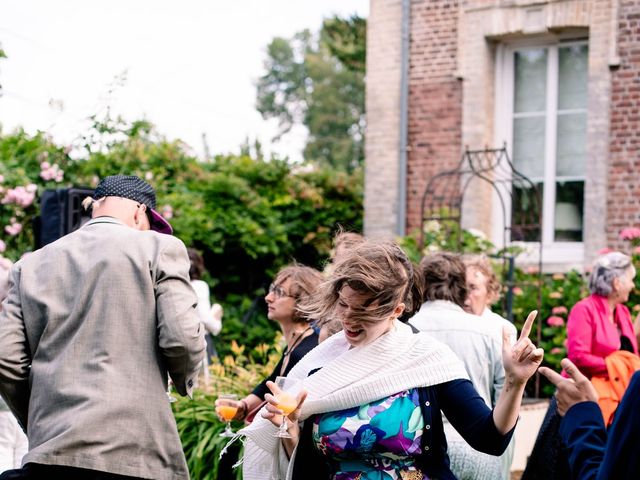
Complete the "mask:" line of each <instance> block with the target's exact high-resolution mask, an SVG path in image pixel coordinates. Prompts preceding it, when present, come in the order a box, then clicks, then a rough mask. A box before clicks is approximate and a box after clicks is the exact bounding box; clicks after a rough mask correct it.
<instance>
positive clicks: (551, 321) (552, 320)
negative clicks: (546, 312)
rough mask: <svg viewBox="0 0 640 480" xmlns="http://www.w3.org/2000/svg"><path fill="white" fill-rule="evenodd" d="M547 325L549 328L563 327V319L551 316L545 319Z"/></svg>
mask: <svg viewBox="0 0 640 480" xmlns="http://www.w3.org/2000/svg"><path fill="white" fill-rule="evenodd" d="M547 325H549V326H550V327H563V326H564V318H562V317H558V316H556V315H552V316H550V317H549V318H547Z"/></svg>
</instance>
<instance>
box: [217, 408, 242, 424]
mask: <svg viewBox="0 0 640 480" xmlns="http://www.w3.org/2000/svg"><path fill="white" fill-rule="evenodd" d="M237 411H238V408H237V407H232V406H231V405H218V406H217V407H216V412H217V413H218V415H220V416H221V417H222V418H224V419H225V420H226V421H227V422H228V421H230V420H233V417H235V416H236V413H237Z"/></svg>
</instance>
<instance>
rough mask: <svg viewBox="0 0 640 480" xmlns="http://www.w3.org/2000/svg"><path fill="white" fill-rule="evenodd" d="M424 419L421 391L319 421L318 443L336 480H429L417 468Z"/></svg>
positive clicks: (318, 418)
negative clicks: (421, 407)
mask: <svg viewBox="0 0 640 480" xmlns="http://www.w3.org/2000/svg"><path fill="white" fill-rule="evenodd" d="M423 428H424V419H423V417H422V412H421V411H420V401H419V398H418V390H417V389H411V390H406V391H404V392H400V393H397V394H395V395H391V396H390V397H387V398H383V399H381V400H378V401H376V402H373V403H370V404H366V405H362V406H360V407H355V408H349V409H347V410H341V411H337V412H328V413H324V414H319V415H316V416H315V417H314V418H313V441H314V444H315V446H316V448H317V449H318V450H319V451H320V453H321V454H322V455H324V456H325V457H326V459H327V461H328V463H329V465H330V467H331V472H332V474H331V475H332V476H331V478H332V480H355V479H358V480H396V479H398V480H399V479H405V478H411V479H416V478H418V479H421V480H424V479H427V478H428V477H426V476H424V475H421V474H420V473H419V471H418V468H417V466H416V464H415V459H416V457H417V456H418V455H419V454H420V440H421V438H422V431H423Z"/></svg>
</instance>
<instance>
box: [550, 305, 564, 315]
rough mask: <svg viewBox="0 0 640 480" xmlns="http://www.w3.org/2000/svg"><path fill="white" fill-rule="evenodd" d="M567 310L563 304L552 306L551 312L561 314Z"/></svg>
mask: <svg viewBox="0 0 640 480" xmlns="http://www.w3.org/2000/svg"><path fill="white" fill-rule="evenodd" d="M567 311H568V310H567V307H565V306H559V307H553V308H552V309H551V313H553V314H554V315H563V314H566V313H567Z"/></svg>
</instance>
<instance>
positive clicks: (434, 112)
mask: <svg viewBox="0 0 640 480" xmlns="http://www.w3.org/2000/svg"><path fill="white" fill-rule="evenodd" d="M458 9H459V7H458V1H457V0H456V1H452V0H413V1H412V2H411V26H410V31H411V36H410V55H409V58H410V64H409V132H408V133H409V139H408V145H409V152H408V169H407V232H409V233H410V232H412V231H413V230H414V229H416V228H420V224H421V219H420V208H421V205H420V204H421V201H422V195H423V193H424V189H425V187H426V185H427V182H428V180H429V178H430V177H431V176H432V175H434V174H436V173H438V172H440V171H441V170H443V169H446V168H453V167H454V166H455V165H456V164H457V163H458V161H459V159H460V152H461V121H462V85H461V84H460V81H459V80H457V79H456V77H455V72H456V69H457V55H458V51H457V35H458V32H457V26H458Z"/></svg>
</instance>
